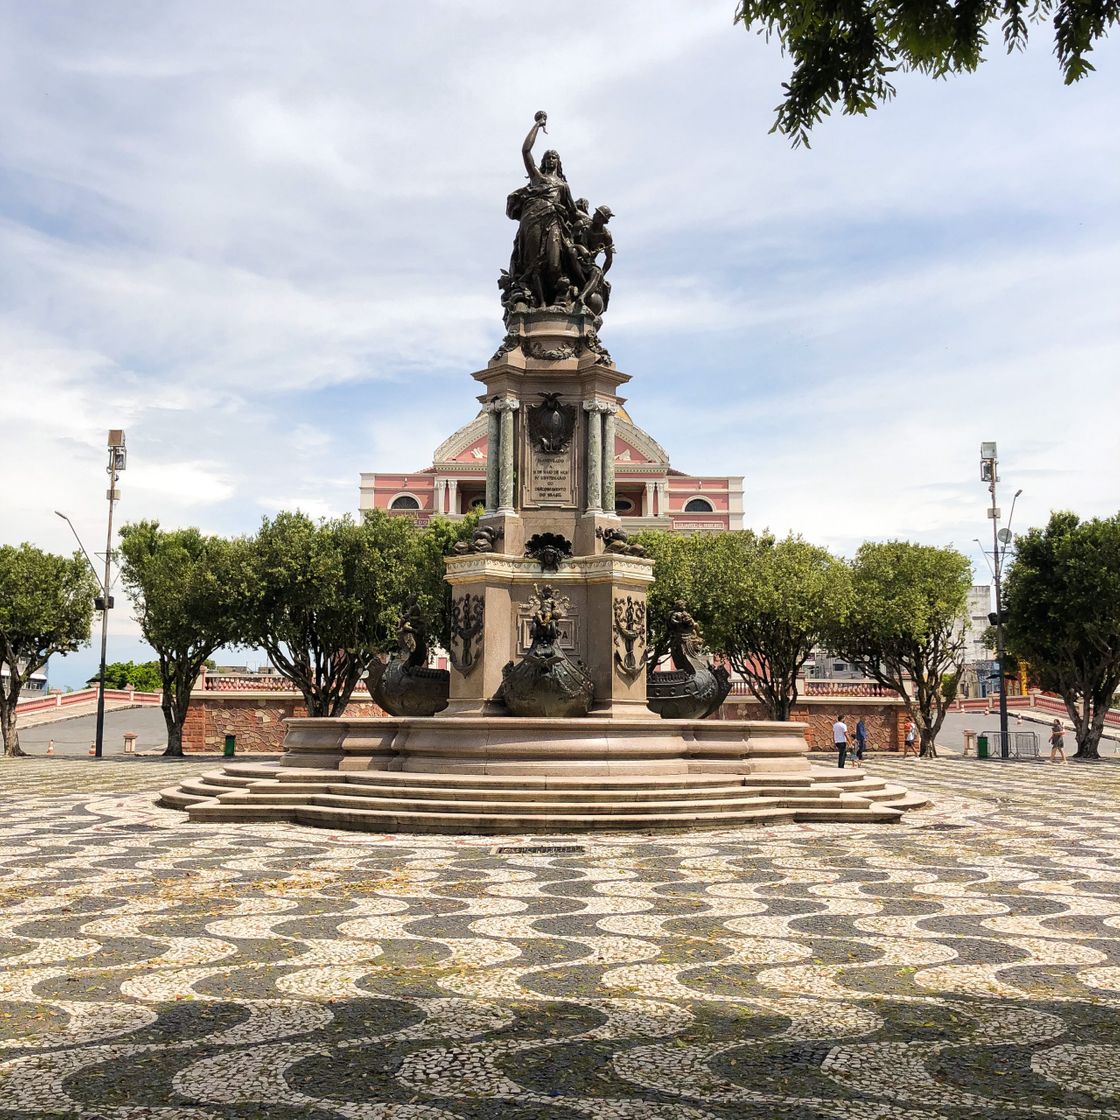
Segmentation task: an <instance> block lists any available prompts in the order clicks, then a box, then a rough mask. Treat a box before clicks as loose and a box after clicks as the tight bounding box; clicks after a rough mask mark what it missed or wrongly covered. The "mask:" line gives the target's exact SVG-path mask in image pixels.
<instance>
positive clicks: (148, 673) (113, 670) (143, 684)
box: [105, 661, 163, 692]
mask: <svg viewBox="0 0 1120 1120" xmlns="http://www.w3.org/2000/svg"><path fill="white" fill-rule="evenodd" d="M130 686H131V687H132V688H135V689H136V691H137V692H160V691H161V690H162V689H163V677H162V675H161V674H160V671H159V662H158V661H114V662H112V663H111V664H109V665H106V666H105V687H106V688H128V687H130Z"/></svg>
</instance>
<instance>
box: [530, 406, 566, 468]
mask: <svg viewBox="0 0 1120 1120" xmlns="http://www.w3.org/2000/svg"><path fill="white" fill-rule="evenodd" d="M541 396H542V397H543V398H544V401H543V402H542V403H541V404H535V405H530V406H529V409H528V420H529V439H530V440H531V441H532V443H533V446H534V447H536V448H539V449H540V450H541V451H544V452H547V453H549V454H556V453H557V452H560V451H566V450H567V447H568V444H569V443H571V441H572V434H573V433H574V432H575V430H576V406H575V405H574V404H562V403H561V402H560V394H559V393H541Z"/></svg>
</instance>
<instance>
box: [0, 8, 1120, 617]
mask: <svg viewBox="0 0 1120 1120" xmlns="http://www.w3.org/2000/svg"><path fill="white" fill-rule="evenodd" d="M732 8H733V5H731V4H729V3H728V0H705V2H703V3H694V4H688V5H681V4H678V3H675V2H673V0H655V2H652V3H651V2H650V0H618V2H617V3H612V4H610V5H603V4H591V3H580V2H576V3H575V4H574V5H569V7H568V8H567V9H565V14H564V16H563V17H562V18H560V20H559V23H558V22H557V18H549V19H543V20H542V19H537V18H534V17H532V16H531V15H525V14H522V15H521V16H520V17H516V18H515V17H511V14H510V12H511V9H510V8H509V6H508V5H507V4H501V3H497V2H496V0H492V2H481V0H480V2H479V3H476V4H472V5H470V6H463V5H460V4H456V3H449V2H446V0H441V2H438V3H431V4H427V5H397V6H388V5H376V6H372V7H371V6H370V5H367V4H359V3H351V2H347V0H332V2H331V3H329V4H328V5H327V6H326V8H325V9H323V10H322V11H320V10H319V9H316V11H315V12H312V11H311V10H310V9H309V8H306V7H301V6H298V5H297V6H294V7H293V6H283V5H272V4H268V5H265V4H262V3H256V2H250V3H245V4H242V5H234V6H230V5H228V4H219V3H217V2H216V0H190V2H187V0H170V2H168V3H165V4H161V5H155V6H149V7H146V8H140V9H135V10H133V11H132V12H131V13H130V18H129V19H128V20H121V19H120V18H119V14H117V13H115V12H114V10H113V8H112V7H111V6H109V7H106V6H104V5H86V6H84V7H81V8H80V9H78V10H68V11H67V12H65V13H62V12H56V11H55V10H53V9H51V8H50V7H49V6H42V5H23V6H9V11H8V12H7V14H6V29H5V36H4V38H3V40H2V41H0V97H3V99H4V103H5V106H6V108H7V110H8V112H7V113H6V116H5V121H4V144H3V148H2V150H0V256H2V259H3V260H4V268H3V270H0V446H3V447H4V451H5V461H6V463H7V464H9V471H10V472H11V477H9V479H8V484H7V485H6V486H5V488H4V490H3V496H2V497H0V539H3V540H6V541H7V540H20V539H25V538H26V539H32V540H35V541H36V542H37V543H40V544H42V545H44V546H46V547H52V548H66V549H68V548H69V547H70V542H69V539H68V531H67V530H66V527H65V525H63V524H62V523H61V522H60V521H59V520H58V519H57V518H55V517H54V515H53V513H52V512H51V511H52V510H53V509H54V508H62V509H64V510H66V511H67V512H69V513H70V514H71V516H73V517H74V519H75V524H77V525H78V526H79V530H80V531H81V532H82V533H83V536H85V537H87V539H96V538H97V536H98V535H99V534H100V535H102V536H103V532H104V530H103V525H104V482H105V479H104V432H105V430H106V429H108V428H110V427H124V428H126V429H127V431H128V439H129V450H130V464H129V469H128V472H127V473H126V476H125V478H124V480H123V481H122V489H123V492H124V500H123V502H122V505H121V514H122V516H124V517H125V518H131V519H135V518H138V517H158V518H159V519H160V520H161V522H162V523H164V524H167V525H176V524H198V525H200V526H201V527H202V528H204V529H207V530H210V531H219V532H230V533H233V532H248V531H252V530H253V529H254V528H255V526H256V524H257V523H258V521H259V518H260V515H261V512H262V511H265V512H272V511H274V510H277V509H280V508H291V507H293V506H299V507H300V508H303V509H306V510H308V511H309V512H313V513H316V514H322V515H328V514H330V515H333V514H336V513H340V512H344V511H346V510H353V509H354V508H355V507H356V505H357V477H358V473H359V472H360V471H362V470H374V469H378V470H383V469H400V470H413V469H416V468H419V467H421V466H423V465H424V464H425V462H426V460H427V457H428V455H429V454H430V452H431V450H432V449H433V448H434V447H435V446H436V445H437V444H438V443H440V442H441V441H442V439H443V438H444V437H445V436H446V435H448V434H449V433H450V432H451V431H452V430H453V429H454V428H456V427H458V426H459V425H460V424H463V423H466V422H467V421H469V420H470V419H471V417H472V416H473V415H474V413H475V410H476V402H475V396H476V391H477V384H476V383H475V382H473V381H471V379H470V376H469V374H470V373H471V371H473V370H475V369H478V368H479V367H480V366H482V365H483V364H484V363H485V361H486V359H487V357H488V356H489V355H490V353H492V352H493V349H494V346H495V345H496V343H497V342H498V340H499V339H500V337H501V333H502V329H501V323H500V318H499V314H498V304H497V290H496V288H495V278H496V275H497V271H498V269H499V268H500V267H501V266H502V265H503V264H504V262H505V261H506V259H508V253H509V248H510V244H511V241H512V237H513V233H514V226H513V223H511V222H509V221H507V220H506V219H505V218H504V216H503V207H504V202H505V196H506V194H507V193H508V192H509V191H510V190H512V189H513V188H515V187H517V186H519V185H520V184H521V183H522V182H523V174H524V173H523V169H522V167H521V160H520V144H521V140H522V138H523V136H524V133H525V131H526V129H527V127H528V124H529V121H530V120H531V117H532V113H533V111H534V110H536V109H538V108H544V109H546V110H548V112H549V116H550V134H549V136H548V140H547V142H548V143H549V145H554V146H556V147H557V148H558V149H559V150H560V152H561V154H562V156H563V159H564V164H565V168H566V170H567V173H568V175H569V178H570V180H571V182H572V185H573V187H574V188H575V190H576V191H577V193H579V194H585V195H587V197H589V198H591V199H592V201H593V202H596V203H597V202H600V201H606V202H609V203H610V205H611V206H612V208H613V209H614V210H615V212H616V214H617V217H616V218H615V220H614V222H613V228H614V231H615V237H616V241H617V245H618V250H619V251H618V256H617V259H616V262H615V267H614V270H613V272H612V280H613V281H614V298H613V301H612V306H611V310H610V313H609V315H608V317H607V321H606V323H605V325H604V329H603V337H604V341H605V342H606V343H607V345H608V346H609V347H610V349H611V352H612V354H613V355H614V357H615V359H616V361H618V363H619V365H620V367H621V368H622V369H623V370H625V371H626V372H628V373H630V374H632V375H633V381H632V382H631V383H630V384H629V385H628V386H627V389H628V395H629V403H628V408H629V409H630V411H631V413H632V415H634V417H635V419H636V420H637V421H638V422H639V423H641V424H643V425H645V426H647V427H648V428H649V430H650V432H651V434H652V435H653V436H654V437H655V438H657V439H658V440H660V441H661V442H662V443H663V444H665V445H666V446H667V447H668V448H669V450H670V452H671V453H672V455H673V459H674V463H675V464H676V465H678V466H680V467H682V468H685V469H689V470H695V471H697V472H702V473H716V472H718V471H727V472H729V473H736V474H740V473H741V474H745V475H746V476H747V487H748V492H747V499H746V504H747V511H748V519H749V520H750V521H751V522H752V523H754V524H770V525H771V526H773V527H774V528H778V529H784V528H794V529H797V530H799V531H801V532H802V533H803V534H805V535H806V536H807V537H810V538H813V539H818V540H822V541H825V542H827V543H833V544H835V545H836V546H837V547H841V548H851V547H854V546H855V545H856V544H857V543H858V542H859V540H861V539H863V538H864V537H867V536H889V535H908V536H920V537H922V539H930V540H936V541H948V540H952V541H955V542H957V543H958V544H959V545H962V546H964V547H973V548H974V546H971V539H972V538H973V537H975V536H978V535H982V534H983V533H984V532H985V531H986V529H987V527H988V525H987V522H986V521H985V519H984V517H983V505H984V501H985V498H986V494H985V493H984V491H983V488H982V487H981V486H980V484H979V482H978V481H977V479H976V478H975V469H976V464H975V459H976V452H977V445H978V443H979V441H980V440H981V439H990V438H996V439H998V440H999V442H1000V445H1001V452H1002V455H1003V460H1004V462H1003V467H1004V477H1005V479H1006V480H1007V485H1008V487H1010V488H1011V489H1014V488H1015V487H1017V486H1020V485H1021V486H1022V487H1023V488H1024V491H1025V492H1024V495H1023V498H1022V499H1021V500H1020V503H1019V509H1018V511H1017V513H1016V520H1017V522H1018V523H1019V524H1022V525H1024V526H1025V525H1027V524H1029V523H1032V522H1038V521H1040V520H1043V519H1044V518H1045V517H1046V515H1047V512H1048V510H1049V509H1050V508H1051V507H1052V506H1071V507H1073V508H1075V509H1078V510H1080V511H1082V512H1084V513H1104V512H1111V511H1113V510H1114V509H1115V507H1116V505H1117V498H1116V491H1115V482H1114V479H1115V477H1116V475H1117V468H1118V467H1120V450H1118V443H1117V437H1116V435H1115V421H1114V417H1115V411H1116V404H1117V391H1116V388H1115V371H1116V369H1117V368H1118V367H1120V324H1118V322H1117V317H1116V315H1115V307H1116V306H1117V304H1118V302H1120V299H1118V297H1120V273H1118V266H1117V263H1116V262H1117V261H1118V260H1120V215H1118V213H1117V211H1116V208H1115V197H1114V194H1115V167H1116V166H1117V165H1118V164H1120V136H1118V134H1117V132H1116V130H1115V128H1114V127H1113V126H1112V122H1113V121H1114V120H1115V118H1116V116H1117V115H1118V113H1120V82H1118V80H1117V76H1116V75H1117V74H1118V73H1120V66H1118V65H1117V64H1118V63H1120V48H1118V47H1117V45H1116V44H1115V43H1108V42H1106V43H1103V44H1102V45H1101V46H1100V48H1099V49H1098V51H1097V52H1096V54H1097V58H1096V62H1097V65H1098V71H1097V73H1096V74H1095V75H1093V76H1091V77H1090V78H1089V79H1087V80H1086V81H1084V82H1082V83H1079V84H1078V85H1077V86H1075V87H1072V88H1066V87H1064V86H1062V84H1061V80H1060V75H1059V73H1058V71H1057V68H1056V66H1055V63H1054V60H1053V58H1052V57H1051V55H1050V52H1049V50H1048V44H1047V43H1045V41H1044V40H1045V35H1044V34H1042V33H1041V29H1040V33H1039V35H1038V36H1037V37H1036V41H1035V42H1034V43H1033V44H1032V46H1031V49H1030V50H1029V51H1028V52H1027V53H1026V54H1025V55H1022V56H1016V57H1013V58H1004V57H1002V56H1001V55H1000V54H999V52H998V51H997V52H995V53H994V54H993V57H992V59H991V61H989V62H988V63H986V64H985V65H984V66H983V67H981V69H980V71H979V72H978V73H977V74H976V75H975V76H971V77H967V78H960V79H952V80H950V81H948V82H941V83H935V82H931V81H929V80H927V79H925V78H921V77H903V78H902V79H901V80H900V81H899V88H900V93H899V97H898V98H897V100H896V101H894V102H893V103H892V104H890V105H889V106H887V107H885V108H884V109H882V110H881V111H879V112H877V113H875V114H873V115H872V116H871V117H870V118H868V119H857V120H848V119H843V118H840V117H834V118H830V119H828V120H826V121H825V122H823V124H822V125H821V126H820V128H819V129H818V130H817V133H816V135H815V136H814V147H813V149H812V150H811V151H793V150H791V149H790V148H789V146H788V144H787V142H786V141H784V140H783V139H782V138H780V137H776V136H771V135H768V133H767V130H768V128H769V126H770V123H771V120H772V109H773V106H774V104H775V103H776V101H777V99H778V97H779V86H780V82H781V81H782V80H783V78H784V77H785V76H786V73H787V69H788V60H785V59H783V58H782V57H781V54H780V51H779V50H778V48H777V46H776V45H774V44H770V45H768V44H766V43H765V42H764V41H763V40H762V39H760V38H759V37H757V36H755V35H752V34H748V33H747V32H745V31H744V30H743V29H741V28H738V27H734V26H732V23H731V15H732ZM99 525H100V526H101V528H100V529H99V528H98V526H99ZM122 633H123V631H122Z"/></svg>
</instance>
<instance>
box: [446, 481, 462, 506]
mask: <svg viewBox="0 0 1120 1120" xmlns="http://www.w3.org/2000/svg"><path fill="white" fill-rule="evenodd" d="M447 512H448V513H450V514H456V513H458V512H459V480H458V479H457V478H449V479H448V480H447Z"/></svg>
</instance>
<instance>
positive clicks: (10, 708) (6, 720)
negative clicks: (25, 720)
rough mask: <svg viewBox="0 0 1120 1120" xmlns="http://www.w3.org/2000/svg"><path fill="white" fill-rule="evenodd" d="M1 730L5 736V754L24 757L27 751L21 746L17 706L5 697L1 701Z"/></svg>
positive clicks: (11, 756) (9, 756)
mask: <svg viewBox="0 0 1120 1120" xmlns="http://www.w3.org/2000/svg"><path fill="white" fill-rule="evenodd" d="M0 732H2V733H3V737H4V755H5V757H7V758H23V757H24V754H25V752H24V751H22V750H20V747H19V732H18V731H17V730H16V706H15V704H14V703H12V704H9V703H8V701H7V700H6V699H5V700H3V701H0Z"/></svg>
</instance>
